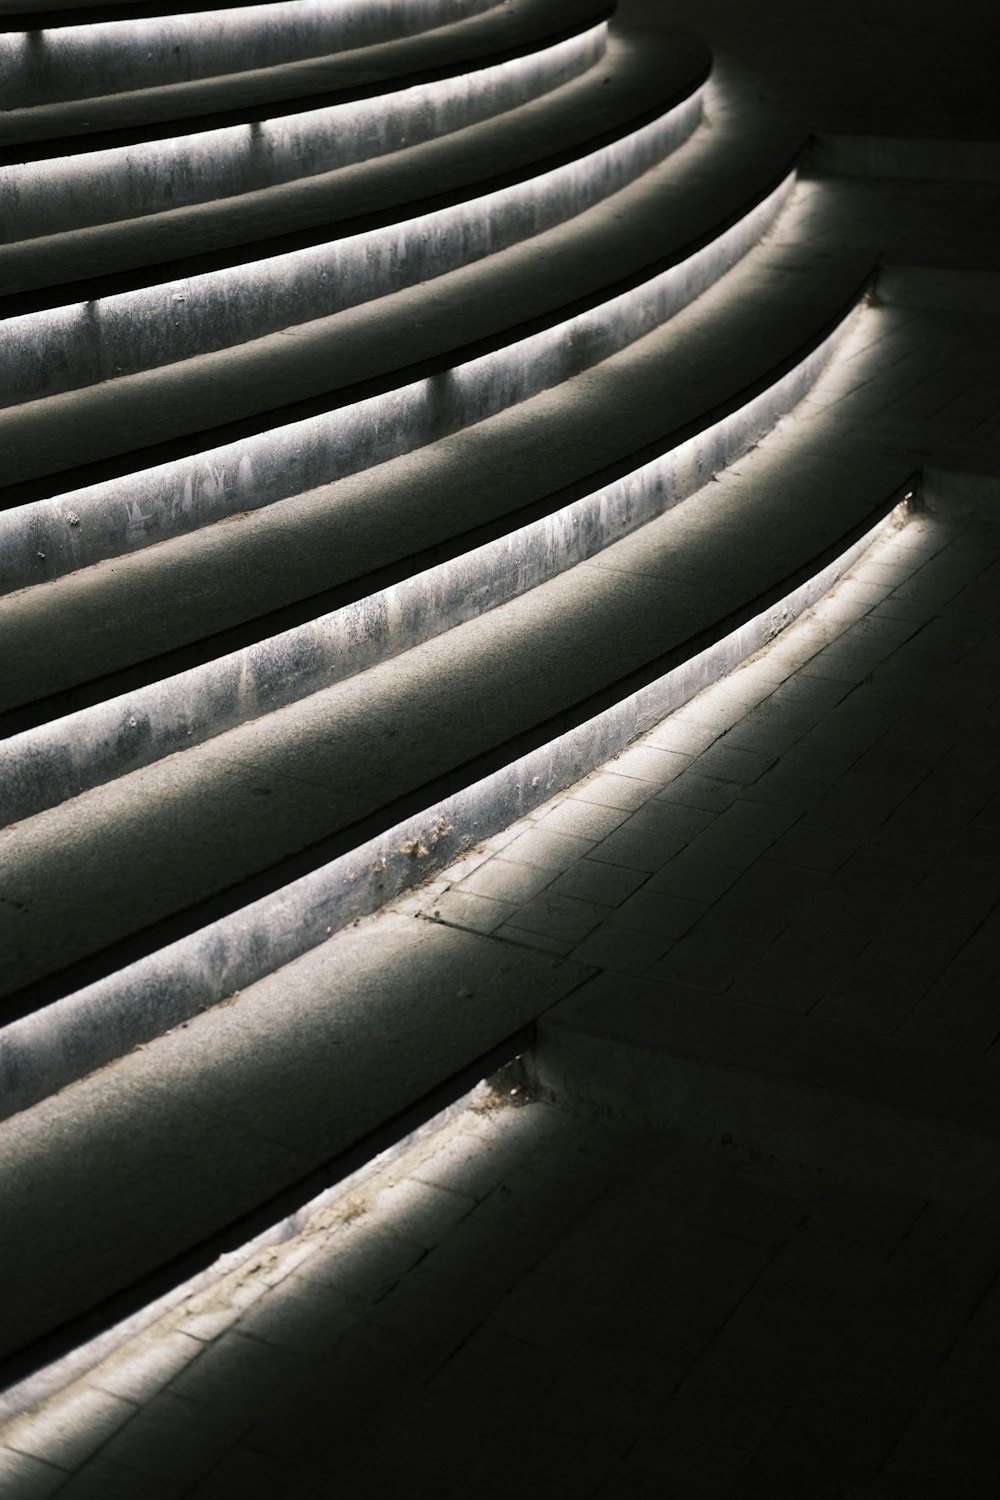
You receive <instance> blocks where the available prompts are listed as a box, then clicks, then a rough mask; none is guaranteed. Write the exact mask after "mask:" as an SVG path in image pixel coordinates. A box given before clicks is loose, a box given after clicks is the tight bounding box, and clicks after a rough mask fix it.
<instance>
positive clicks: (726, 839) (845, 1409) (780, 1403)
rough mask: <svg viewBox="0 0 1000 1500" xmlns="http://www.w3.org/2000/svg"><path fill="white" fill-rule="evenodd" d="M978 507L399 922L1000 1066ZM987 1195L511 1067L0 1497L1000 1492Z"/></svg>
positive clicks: (983, 555)
mask: <svg viewBox="0 0 1000 1500" xmlns="http://www.w3.org/2000/svg"><path fill="white" fill-rule="evenodd" d="M943 488H944V489H945V490H946V489H947V486H946V485H944V486H943ZM957 488H960V486H958V485H957V484H956V489H957ZM974 488H975V490H976V494H977V495H978V497H979V510H980V514H964V513H963V507H962V505H961V504H955V505H952V506H951V507H950V508H949V506H948V505H946V504H943V503H942V504H940V505H939V506H938V508H937V509H934V510H932V511H931V512H929V513H926V514H921V513H918V514H917V515H915V516H914V517H913V518H912V519H910V521H909V522H908V524H906V525H905V526H904V527H903V528H902V529H901V530H898V531H894V532H891V533H890V534H888V535H887V536H886V537H884V538H883V539H882V540H881V541H879V542H878V543H877V544H876V545H875V547H874V548H873V549H871V550H870V551H869V552H868V553H867V554H866V555H865V556H864V558H863V559H862V560H861V561H860V563H859V564H858V565H857V566H856V567H855V568H854V569H853V570H852V572H851V574H850V575H849V576H848V577H847V578H846V579H845V580H844V581H843V582H842V583H841V584H840V585H839V586H838V588H837V589H835V590H834V591H833V593H832V594H830V595H828V596H827V597H826V598H825V599H824V600H823V601H821V603H820V604H819V605H818V606H817V607H816V608H815V609H814V610H813V611H812V612H811V613H810V614H809V615H808V616H806V617H805V618H804V619H803V620H802V621H800V622H799V623H798V624H797V625H795V626H793V627H791V628H790V629H789V630H788V631H786V632H785V633H784V634H783V635H782V636H781V637H780V638H779V639H778V641H777V642H775V643H774V644H773V645H772V646H771V647H769V648H768V649H767V650H766V651H764V652H762V653H761V654H760V655H759V656H758V657H757V658H756V659H754V660H752V661H751V662H749V663H748V664H747V665H746V666H744V667H743V668H741V669H740V670H738V671H737V672H735V673H734V674H732V675H731V676H730V677H728V678H726V679H725V680H724V681H722V682H720V683H719V684H717V685H716V686H715V687H713V688H711V689H709V690H708V691H707V692H705V693H703V694H701V695H700V696H699V697H698V698H697V699H695V700H693V701H692V702H691V703H690V704H688V705H687V706H686V707H685V708H684V709H682V710H680V711H679V712H678V713H676V714H675V715H673V716H672V717H671V718H670V719H669V720H668V721H666V722H665V723H664V724H662V725H661V726H660V727H659V728H657V729H655V730H654V731H653V732H652V733H651V734H649V735H648V736H646V738H645V739H644V740H643V741H641V742H639V743H637V744H636V745H635V746H633V747H631V748H630V749H629V750H627V751H626V752H624V754H622V755H621V756H619V757H618V758H617V759H616V760H614V761H613V762H611V763H609V764H608V765H607V766H606V767H604V768H603V769H602V770H601V771H599V772H597V773H596V774H595V775H593V776H591V777H589V778H588V779H587V780H586V781H584V782H583V783H581V784H579V785H578V786H576V787H574V788H572V789H571V790H570V791H569V792H568V793H567V794H566V795H564V796H562V797H560V798H557V799H555V800H554V802H552V803H549V804H547V805H546V806H545V807H543V808H541V809H539V810H538V811H537V813H536V814H535V815H534V816H532V817H530V818H527V819H525V820H524V821H523V822H522V823H521V824H518V825H516V826H514V827H512V828H510V829H508V830H506V832H505V833H504V834H502V835H500V836H499V837H497V838H496V839H494V840H491V841H490V844H489V845H488V846H486V847H485V848H484V849H482V850H480V851H478V852H477V853H475V854H471V855H469V856H467V857H466V858H465V859H464V860H463V861H462V862H460V864H459V865H458V866H456V867H453V868H451V869H450V870H449V871H448V872H447V878H444V879H439V880H436V881H434V882H432V883H431V884H430V885H428V886H427V887H425V888H423V889H422V890H421V891H419V892H417V893H416V894H414V895H412V896H410V897H408V898H406V899H405V900H404V901H403V902H402V903H400V904H399V905H400V907H401V909H402V910H404V911H408V912H410V914H411V915H412V916H413V918H414V919H415V920H417V921H431V922H445V923H453V924H458V925H461V926H464V927H468V928H470V929H472V930H474V931H477V932H480V933H490V934H492V935H493V937H494V939H495V940H496V941H497V942H498V943H503V944H506V943H510V942H513V943H516V944H519V945H530V946H533V947H542V948H544V949H546V950H549V951H551V953H552V955H553V962H555V963H559V962H562V961H563V960H564V958H569V959H571V960H573V961H577V962H583V963H586V964H588V965H590V966H592V967H594V968H596V969H599V970H600V971H601V972H600V974H599V975H598V976H597V977H596V978H595V979H594V980H592V981H591V982H590V985H591V987H592V986H597V987H600V986H603V991H601V993H603V995H604V997H605V999H606V1001H607V1003H608V1004H609V1005H613V1004H614V1002H615V995H616V993H617V988H618V987H619V986H627V985H629V984H631V983H633V982H635V981H636V979H637V978H638V980H640V981H641V982H642V983H643V984H646V985H653V986H662V988H663V991H664V993H665V994H666V993H676V992H678V991H683V992H684V993H685V994H686V995H687V996H688V997H689V1000H690V1001H691V1002H692V1003H696V1002H697V1001H698V998H699V996H719V995H724V996H725V997H726V999H727V1000H728V1001H731V1002H738V1003H740V1004H742V1005H743V1006H744V1007H745V1008H746V1009H747V1010H748V1011H751V1010H752V1011H754V1012H755V1013H760V1011H761V1010H764V1009H770V1010H772V1011H776V1012H779V1013H781V1014H786V1015H794V1016H796V1017H809V1018H811V1020H812V1021H814V1022H815V1024H816V1025H817V1026H823V1027H837V1028H842V1029H843V1030H844V1031H850V1032H852V1033H853V1034H856V1035H859V1036H861V1035H877V1036H879V1037H894V1038H900V1037H901V1038H906V1039H908V1040H910V1041H911V1042H913V1043H916V1044H919V1045H920V1046H921V1047H923V1048H926V1049H927V1052H928V1056H929V1057H930V1058H931V1059H933V1058H935V1057H938V1056H940V1055H941V1054H943V1053H945V1052H948V1053H950V1054H955V1055H959V1054H960V1055H962V1056H968V1057H976V1058H979V1059H982V1058H984V1057H985V1059H987V1060H988V1061H990V1062H994V1061H995V1059H996V1057H997V1056H998V1055H1000V1053H998V1050H997V1046H996V1042H997V1037H998V1035H1000V999H998V993H997V990H996V986H995V984H991V982H990V980H991V975H992V972H993V966H992V962H991V959H992V956H993V955H994V954H995V951H996V928H997V913H998V900H1000V839H998V838H997V837H996V835H997V832H998V828H1000V824H998V807H1000V798H998V792H997V780H996V766H997V757H996V751H997V732H998V727H1000V725H998V720H997V698H998V694H1000V675H998V673H997V670H996V667H997V660H998V635H997V624H998V619H997V615H998V609H1000V605H998V595H997V588H996V582H997V578H998V576H1000V528H998V527H996V526H994V525H993V524H992V523H991V522H990V521H989V520H988V519H984V514H983V513H982V512H983V510H984V507H985V515H986V516H988V515H989V514H990V512H989V509H988V506H989V503H990V499H989V488H988V485H986V486H984V485H979V486H975V487H974ZM963 493H964V491H963ZM933 499H934V497H932V501H933ZM374 920H378V919H377V918H376V919H374ZM586 989H587V987H585V989H584V990H583V991H581V992H580V994H581V995H583V994H585V993H586ZM572 1003H573V1001H572V999H571V1000H570V1001H569V1002H564V1004H568V1005H571V1004H572ZM512 1090H513V1091H514V1092H513V1095H512V1093H511V1091H512ZM517 1106H520V1107H517ZM997 1207H998V1206H997V1204H996V1203H995V1202H993V1201H991V1200H984V1202H983V1203H982V1204H981V1205H979V1206H978V1207H970V1206H969V1205H968V1204H965V1205H964V1206H956V1204H955V1203H954V1202H949V1201H947V1194H946V1195H945V1201H935V1200H934V1199H932V1198H930V1197H929V1196H928V1195H927V1194H923V1193H919V1192H913V1191H906V1192H901V1191H899V1190H898V1189H895V1188H894V1187H893V1185H892V1184H891V1183H886V1182H885V1181H884V1180H883V1181H873V1180H871V1178H870V1175H869V1174H866V1171H865V1162H864V1161H863V1160H859V1161H858V1162H857V1163H856V1164H855V1166H854V1169H853V1170H849V1171H838V1170H831V1169H829V1168H823V1167H821V1166H818V1165H817V1164H816V1163H815V1162H814V1161H811V1160H809V1159H808V1158H803V1159H796V1158H795V1157H794V1156H790V1155H786V1156H785V1157H783V1158H782V1157H779V1156H778V1155H775V1154H774V1153H770V1152H767V1151H762V1150H760V1149H757V1148H756V1147H755V1146H754V1144H753V1142H752V1141H750V1142H747V1141H740V1142H739V1143H738V1144H737V1142H736V1141H735V1140H734V1139H732V1138H725V1137H723V1138H719V1137H718V1136H713V1135H712V1134H711V1133H706V1132H704V1131H703V1132H702V1133H701V1134H700V1135H699V1133H698V1132H697V1131H696V1130H690V1129H689V1130H687V1131H686V1132H685V1133H684V1134H683V1136H682V1135H680V1134H678V1133H676V1132H671V1131H665V1130H663V1129H655V1128H652V1127H651V1126H649V1125H647V1124H645V1123H643V1122H638V1121H635V1120H631V1119H630V1117H629V1100H628V1097H627V1095H625V1094H623V1095H622V1097H621V1098H620V1099H619V1101H618V1107H617V1108H616V1109H615V1110H614V1111H612V1113H611V1115H610V1116H602V1115H601V1114H595V1113H593V1112H591V1111H588V1110H587V1109H586V1105H585V1101H579V1100H578V1101H574V1100H572V1099H570V1100H566V1099H562V1100H559V1101H557V1102H554V1101H553V1100H551V1099H549V1098H546V1097H540V1096H537V1094H534V1093H533V1092H532V1084H531V1075H530V1072H529V1073H527V1074H525V1075H523V1076H522V1074H521V1073H520V1072H518V1071H517V1069H516V1068H515V1069H514V1070H513V1071H511V1072H509V1073H508V1074H507V1075H506V1076H504V1077H502V1078H501V1079H500V1080H499V1082H498V1085H497V1090H496V1092H495V1093H494V1094H493V1095H489V1096H487V1097H480V1098H479V1099H478V1101H477V1102H476V1103H475V1104H474V1106H473V1107H472V1108H470V1109H468V1110H466V1111H465V1112H464V1113H461V1114H459V1116H458V1117H457V1119H453V1120H451V1121H450V1123H448V1124H446V1125H445V1126H444V1127H443V1128H442V1130H441V1132H440V1133H438V1134H436V1135H435V1134H432V1135H431V1136H429V1137H428V1138H426V1139H422V1142H421V1143H420V1144H418V1145H416V1146H415V1147H414V1148H413V1151H412V1153H411V1155H410V1156H409V1157H408V1158H406V1157H404V1158H403V1160H402V1161H400V1162H396V1163H395V1164H394V1165H392V1166H391V1167H387V1168H386V1169H385V1170H384V1171H383V1173H382V1175H381V1176H376V1177H374V1178H373V1179H371V1180H370V1181H368V1182H367V1184H366V1185H365V1186H363V1187H362V1188H360V1189H358V1190H356V1191H355V1190H352V1189H351V1188H350V1186H349V1187H348V1189H347V1191H346V1194H345V1196H344V1198H343V1199H342V1200H341V1201H340V1202H339V1204H337V1205H335V1206H334V1207H333V1208H332V1209H327V1210H325V1212H324V1213H323V1214H321V1215H320V1216H319V1217H318V1219H317V1221H316V1223H314V1224H313V1225H311V1226H307V1227H306V1228H305V1229H304V1230H303V1232H302V1233H301V1234H300V1235H299V1236H298V1237H297V1238H294V1239H292V1240H291V1241H290V1242H289V1243H288V1244H286V1245H285V1246H283V1247H281V1248H280V1249H277V1250H273V1251H268V1252H266V1253H263V1254H261V1255H259V1256H257V1257H256V1258H255V1259H253V1260H252V1261H251V1262H250V1264H249V1265H244V1266H242V1267H237V1268H236V1269H235V1270H234V1271H233V1272H232V1273H231V1274H230V1276H229V1279H228V1280H224V1281H223V1282H221V1283H220V1284H219V1285H218V1286H217V1287H216V1288H214V1289H212V1290H210V1291H209V1292H207V1293H202V1294H201V1295H200V1297H198V1298H196V1299H194V1301H193V1302H192V1303H190V1304H188V1305H182V1306H181V1307H180V1308H178V1309H174V1310H173V1311H172V1312H171V1313H169V1314H168V1315H167V1316H165V1318H164V1319H163V1320H162V1321H161V1324H160V1325H159V1326H158V1327H156V1328H154V1329H153V1330H150V1331H147V1332H146V1333H145V1334H143V1335H141V1336H138V1337H137V1338H135V1339H134V1340H132V1342H131V1343H126V1344H125V1345H124V1346H123V1348H122V1349H121V1350H120V1351H119V1352H118V1353H117V1354H115V1355H113V1356H111V1357H109V1358H108V1359H107V1360H106V1361H105V1362H104V1364H103V1365H101V1366H100V1367H99V1368H98V1369H97V1370H96V1371H95V1372H94V1373H93V1374H92V1375H91V1376H90V1378H89V1379H85V1380H82V1381H80V1382H79V1383H78V1385H77V1386H75V1387H70V1388H69V1389H68V1390H67V1391H66V1392H64V1393H63V1394H62V1395H61V1396H59V1397H57V1398H55V1399H54V1400H53V1401H52V1402H50V1403H49V1404H48V1406H47V1407H46V1408H44V1409H43V1410H42V1411H41V1412H40V1413H36V1414H33V1415H29V1416H26V1417H23V1418H21V1419H18V1420H17V1421H15V1422H13V1423H11V1424H9V1426H8V1427H7V1428H6V1429H5V1430H3V1432H2V1433H0V1444H2V1446H0V1493H2V1494H3V1495H4V1496H7V1495H10V1496H11V1497H17V1500H20V1497H22V1496H23V1497H26V1500H27V1497H35V1496H38V1497H41V1496H49V1495H59V1496H61V1497H62V1496H65V1497H67V1500H81V1497H84V1496H94V1497H101V1500H113V1497H118V1496H122V1497H132V1496H139V1495H142V1496H143V1497H147V1496H148V1497H152V1500H159V1497H162V1500H178V1497H181V1496H184V1497H187V1496H191V1497H199V1500H210V1497H220V1500H221V1497H225V1496H229V1495H234V1494H239V1495H241V1496H245V1497H248V1500H252V1497H254V1496H261V1497H263V1496H274V1495H289V1496H303V1497H311V1496H317V1497H319V1496H327V1495H332V1494H340V1493H343V1494H349V1495H351V1496H369V1495H370V1496H372V1497H379V1500H381V1497H391V1496H395V1495H398V1496H401V1497H402V1496H406V1497H414V1496H422V1495H425V1494H426V1495H432V1494H433V1495H435V1496H455V1497H459V1496H463V1497H464V1496H467V1495H470V1494H476V1495H480V1494H481V1495H484V1496H490V1495H496V1496H498V1497H506V1496H509V1497H513V1496H515V1495H518V1496H532V1495H537V1496H540V1497H541V1496H546V1497H548V1496H552V1497H560V1496H567V1497H568V1496H604V1497H612V1496H620V1497H622V1500H625V1497H631V1496H640V1495H646V1494H649V1495H658V1496H660V1495H669V1496H671V1497H682V1500H687V1497H692V1500H693V1497H702V1500H704V1497H723V1496H727V1497H739V1496H746V1497H750V1496H761V1497H763V1496H768V1497H776V1496H789V1497H795V1500H802V1497H813V1496H815V1497H823V1500H834V1497H837V1500H840V1497H846V1496H851V1497H884V1500H904V1497H906V1500H909V1497H914V1496H934V1497H941V1500H944V1497H945V1496H949V1497H950V1496H961V1497H970V1500H971V1497H974V1496H984V1497H985V1496H995V1495H996V1493H997V1492H998V1488H1000V1429H998V1428H997V1425H996V1422H995V1412H996V1409H997V1401H998V1399H1000V1348H998V1344H1000V1315H998V1309H1000V1277H998V1273H1000V1215H998V1212H997Z"/></svg>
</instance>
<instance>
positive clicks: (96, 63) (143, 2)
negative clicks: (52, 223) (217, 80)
mask: <svg viewBox="0 0 1000 1500" xmlns="http://www.w3.org/2000/svg"><path fill="white" fill-rule="evenodd" d="M492 8H494V7H493V5H492V0H412V3H411V0H407V3H405V4H400V3H399V0H374V3H366V0H348V3H346V4H343V5H338V6H337V7H336V9H334V10H333V11H331V10H329V9H328V8H326V7H324V6H319V5H315V4H310V3H305V4H303V3H302V0H284V3H281V0H279V3H270V0H262V3H257V4H255V3H252V0H251V3H250V4H244V5H234V6H232V7H218V6H215V5H213V4H211V3H200V4H199V3H197V0H196V3H195V4H194V5H184V4H180V3H177V0H139V3H138V4H130V3H128V0H124V3H122V0H119V3H114V0H112V3H108V0H103V3H98V4H92V3H87V0H82V3H80V0H78V3H77V4H72V3H71V4H68V5H63V6H48V5H45V4H39V3H29V4H27V5H24V4H19V3H17V0H4V4H3V6H2V8H0V28H2V32H3V33H6V36H7V40H6V42H5V45H4V47H3V51H2V54H0V57H2V62H3V74H2V77H3V84H4V96H5V100H6V101H7V102H8V105H9V107H10V108H11V109H24V108H30V107H31V106H32V105H40V104H43V103H44V104H51V103H53V102H55V101H57V100H73V99H88V98H94V97H96V98H101V97H102V96H105V95H107V94H109V93H121V92H124V91H126V90H136V89H149V88H156V87H158V86H163V85H169V84H176V83H180V82H184V81H187V80H192V79H200V78H213V77H221V78H225V76H226V75H227V74H232V73H235V72H246V71H248V70H251V69H257V68H262V67H263V68H267V67H273V66H275V65H278V64H282V63H289V62H297V61H301V60H303V59H311V58H318V57H323V56H324V55H325V54H327V53H331V52H344V51H351V50H354V49H356V48H362V47H370V46H373V45H376V44H379V43H387V42H388V43H391V42H393V41H394V40H396V39H398V38H400V37H405V36H412V35H415V34H419V33H421V32H426V31H429V30H431V29H432V28H435V27H442V26H447V25H449V24H453V23H455V22H462V21H464V20H465V19H467V18H468V17H470V16H474V15H476V14H477V13H480V12H483V11H488V10H490V9H492ZM40 19H42V20H44V23H45V24H44V26H39V20H40ZM19 33H20V34H19Z"/></svg>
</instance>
